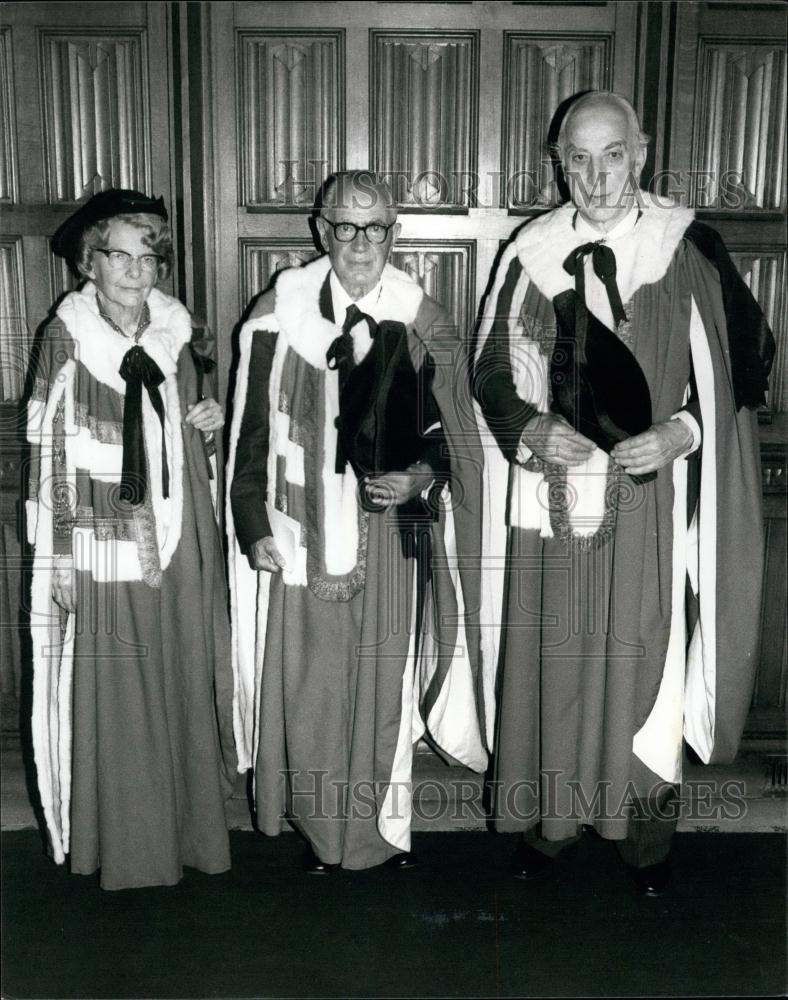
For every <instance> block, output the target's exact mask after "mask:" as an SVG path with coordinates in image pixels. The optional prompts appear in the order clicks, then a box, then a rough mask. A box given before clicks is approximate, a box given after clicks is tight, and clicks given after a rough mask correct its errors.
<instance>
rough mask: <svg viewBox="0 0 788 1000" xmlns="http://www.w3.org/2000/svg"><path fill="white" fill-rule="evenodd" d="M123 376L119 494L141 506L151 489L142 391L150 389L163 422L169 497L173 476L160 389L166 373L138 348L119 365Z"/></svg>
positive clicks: (163, 460) (163, 486) (165, 487)
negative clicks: (168, 463) (121, 466)
mask: <svg viewBox="0 0 788 1000" xmlns="http://www.w3.org/2000/svg"><path fill="white" fill-rule="evenodd" d="M120 377H121V378H122V379H123V380H124V381H125V383H126V401H125V405H124V408H123V470H122V473H121V477H120V495H121V498H122V499H123V500H125V501H126V502H128V503H130V504H132V506H135V507H136V506H138V505H139V504H141V503H142V502H143V501H144V499H145V493H146V491H147V488H148V462H147V459H146V457H145V437H144V433H143V423H142V388H143V386H144V387H145V389H146V390H147V393H148V398H149V399H150V401H151V406H152V407H153V409H154V411H155V412H156V415H157V417H158V418H159V422H160V423H161V492H162V496H164V497H168V496H169V495H170V476H169V471H168V468H167V448H166V437H165V432H164V403H162V400H161V394H160V393H159V386H160V385H161V384H162V382H163V381H164V374H163V372H162V370H161V368H159V366H158V365H157V364H156V362H155V361H154V360H153V358H151V357H150V355H148V354H146V353H145V351H144V350H143V349H142V348H141V347H139V346H137V347H132V348H130V349H129V350H128V351H126V353H125V355H124V356H123V361H121V363H120Z"/></svg>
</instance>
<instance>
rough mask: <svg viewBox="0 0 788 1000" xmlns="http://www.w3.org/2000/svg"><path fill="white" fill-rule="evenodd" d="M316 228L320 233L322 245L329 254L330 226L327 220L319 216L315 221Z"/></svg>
mask: <svg viewBox="0 0 788 1000" xmlns="http://www.w3.org/2000/svg"><path fill="white" fill-rule="evenodd" d="M315 228H316V229H317V231H318V233H320V245H321V246H322V248H323V249H324V250H325V252H326V253H328V226H327V225H326V220H325V219H323V218H321V217H320V216H319V215H318V217H317V218H316V219H315Z"/></svg>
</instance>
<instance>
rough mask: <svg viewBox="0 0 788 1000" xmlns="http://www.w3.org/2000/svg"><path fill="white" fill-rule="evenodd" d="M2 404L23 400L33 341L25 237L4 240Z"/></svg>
mask: <svg viewBox="0 0 788 1000" xmlns="http://www.w3.org/2000/svg"><path fill="white" fill-rule="evenodd" d="M0 303H2V305H0V370H1V371H2V376H1V377H0V402H3V403H5V402H9V401H13V400H18V399H21V397H22V392H23V390H24V385H25V376H26V375H27V368H28V362H29V354H30V342H31V337H30V334H29V331H28V328H27V311H26V308H25V276H24V258H23V255H22V237H21V236H3V237H1V238H0Z"/></svg>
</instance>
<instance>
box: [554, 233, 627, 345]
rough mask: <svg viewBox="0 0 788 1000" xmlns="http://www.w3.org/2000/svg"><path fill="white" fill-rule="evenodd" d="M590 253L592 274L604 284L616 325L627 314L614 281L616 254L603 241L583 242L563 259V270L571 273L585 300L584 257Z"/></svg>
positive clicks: (623, 319) (578, 292)
mask: <svg viewBox="0 0 788 1000" xmlns="http://www.w3.org/2000/svg"><path fill="white" fill-rule="evenodd" d="M589 254H591V263H592V264H593V267H594V274H595V275H596V276H597V278H599V280H600V281H601V282H602V284H603V285H604V286H605V291H606V292H607V298H608V302H610V311H611V312H612V313H613V322H614V323H615V325H616V326H618V324H619V323H622V322H625V321H626V318H627V314H626V313H625V312H624V306H623V305H622V302H621V294H620V293H619V290H618V285H617V283H616V255H615V254H614V253H613V251H612V250H611V249H610V247H608V246H605V244H604V243H601V242H599V243H584V244H583V245H582V246H579V247H575V249H574V250H573V251H572V252H571V253H570V254H569V256H568V257H567V258H566V260H565V261H564V270H565V271H566V272H567V274H570V275H573V276H574V279H575V288H576V289H577V294H578V295H579V296H580V298H581V299H582V300H583V302H585V300H586V278H585V266H584V264H585V258H586V257H587V256H588V255H589Z"/></svg>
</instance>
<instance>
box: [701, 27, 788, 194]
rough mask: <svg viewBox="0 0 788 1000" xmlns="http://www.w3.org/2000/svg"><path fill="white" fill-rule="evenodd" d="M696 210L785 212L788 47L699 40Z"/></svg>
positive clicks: (707, 39) (714, 39)
mask: <svg viewBox="0 0 788 1000" xmlns="http://www.w3.org/2000/svg"><path fill="white" fill-rule="evenodd" d="M697 74H698V75H697V93H698V101H697V107H696V115H695V138H694V155H693V161H692V166H693V170H694V171H697V178H696V182H695V184H694V191H695V204H696V205H697V206H698V207H702V208H712V207H714V208H730V209H741V208H746V209H757V208H761V209H771V210H775V209H780V208H781V207H784V205H785V184H786V148H785V147H786V141H785V117H786V86H787V85H788V81H787V80H786V49H785V46H784V45H779V44H773V43H771V42H758V43H756V42H746V43H744V42H741V41H735V42H734V41H730V42H728V41H723V40H719V39H716V38H704V37H701V38H700V40H699V49H698V63H697Z"/></svg>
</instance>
